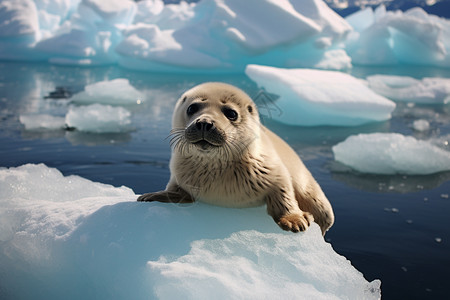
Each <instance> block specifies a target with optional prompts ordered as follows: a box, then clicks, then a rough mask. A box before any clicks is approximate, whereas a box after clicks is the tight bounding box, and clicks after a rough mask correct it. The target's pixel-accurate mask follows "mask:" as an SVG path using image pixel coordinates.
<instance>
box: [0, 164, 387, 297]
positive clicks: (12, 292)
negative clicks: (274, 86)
mask: <svg viewBox="0 0 450 300" xmlns="http://www.w3.org/2000/svg"><path fill="white" fill-rule="evenodd" d="M136 198H137V195H135V194H134V192H133V191H132V190H130V189H129V188H127V187H124V186H122V187H113V186H111V185H107V184H101V183H96V182H92V181H90V180H87V179H84V178H82V177H79V176H64V175H63V174H62V173H61V172H60V171H58V170H57V169H53V168H48V167H47V166H45V165H43V164H39V165H34V164H27V165H23V166H20V167H17V168H9V169H6V168H1V169H0V261H1V262H2V263H1V264H0V273H1V274H6V273H7V274H8V276H3V277H2V280H1V281H0V290H1V291H2V293H4V294H6V295H8V296H10V297H11V298H15V299H35V298H36V295H39V296H40V297H42V298H47V299H50V298H52V299H62V298H64V299H88V298H92V297H94V298H96V299H111V298H120V299H211V298H214V299H230V298H231V299H236V298H284V299H289V298H297V296H298V295H302V296H305V297H306V298H308V299H369V300H370V299H380V297H381V295H380V281H379V280H374V281H372V282H368V281H366V280H365V279H364V277H363V275H362V274H361V273H360V272H358V271H357V270H356V269H355V268H354V267H353V266H352V265H351V264H350V262H349V261H348V260H347V259H346V258H345V257H343V256H340V255H339V254H337V253H336V252H335V251H334V250H333V248H332V247H331V245H330V244H328V243H326V242H325V240H324V239H323V237H322V235H321V232H320V228H319V227H318V226H317V224H315V223H313V224H312V225H311V227H310V228H309V229H308V230H307V231H306V232H304V233H296V234H293V233H290V232H284V231H282V230H281V229H280V228H279V227H278V226H277V225H276V224H275V223H274V222H273V220H272V219H271V218H270V216H268V215H267V214H266V212H265V209H264V207H259V208H249V209H229V208H221V207H215V206H209V205H206V204H202V203H196V204H193V205H175V204H167V203H138V202H137V201H136ZM180 231H182V235H180ZM80 287H83V288H80ZM93 295H94V296H93Z"/></svg>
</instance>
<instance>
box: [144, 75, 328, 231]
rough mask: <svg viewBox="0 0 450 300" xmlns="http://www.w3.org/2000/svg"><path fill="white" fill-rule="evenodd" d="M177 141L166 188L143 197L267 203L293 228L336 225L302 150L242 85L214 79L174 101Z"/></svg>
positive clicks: (285, 226)
mask: <svg viewBox="0 0 450 300" xmlns="http://www.w3.org/2000/svg"><path fill="white" fill-rule="evenodd" d="M170 143H171V148H172V155H171V159H170V172H171V174H170V180H169V183H168V184H167V187H166V189H165V190H164V191H160V192H155V193H148V194H144V195H141V196H140V197H139V198H138V201H159V202H173V203H191V202H194V201H202V202H206V203H210V204H214V205H219V206H225V207H252V206H258V205H264V204H266V205H267V213H268V214H269V215H270V216H272V218H273V219H274V221H275V222H276V223H277V224H278V225H279V226H280V227H281V228H282V229H284V230H288V231H293V232H298V231H304V230H306V229H307V228H308V227H309V225H310V223H311V222H312V221H315V222H316V223H317V224H319V226H320V228H321V229H322V234H325V232H326V231H327V230H328V229H329V228H330V227H331V226H332V225H333V223H334V214H333V209H332V207H331V204H330V202H329V201H328V199H327V197H326V196H325V194H324V193H323V191H322V189H321V188H320V186H319V184H318V183H317V182H316V180H315V179H314V178H313V176H312V175H311V173H310V172H309V171H308V169H307V168H306V167H305V165H304V164H303V162H302V161H301V159H300V157H299V156H298V155H297V154H296V153H295V151H294V150H293V149H292V148H291V147H290V146H289V145H288V144H287V143H286V142H285V141H283V140H282V139H281V138H280V137H278V136H277V135H276V134H275V133H273V132H272V131H270V130H269V129H267V128H266V127H265V126H264V125H262V124H261V123H260V119H259V114H258V110H257V107H256V105H255V103H254V102H253V101H252V99H251V98H250V97H249V96H248V95H247V94H246V93H245V92H244V91H242V90H241V89H238V88H236V87H234V86H232V85H229V84H225V83H218V82H208V83H203V84H200V85H198V86H196V87H194V88H192V89H190V90H188V91H187V92H185V93H184V94H183V95H182V96H181V97H180V99H179V100H178V102H177V103H176V105H175V110H174V113H173V118H172V130H171V133H170Z"/></svg>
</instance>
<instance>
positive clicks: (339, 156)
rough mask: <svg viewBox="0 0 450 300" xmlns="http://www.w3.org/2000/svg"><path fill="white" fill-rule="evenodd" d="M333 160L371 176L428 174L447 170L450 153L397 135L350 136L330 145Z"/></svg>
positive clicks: (408, 137) (427, 143) (449, 167)
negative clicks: (371, 174)
mask: <svg viewBox="0 0 450 300" xmlns="http://www.w3.org/2000/svg"><path fill="white" fill-rule="evenodd" d="M332 149H333V153H334V157H335V159H336V160H337V161H339V162H341V163H343V164H345V165H347V166H350V167H352V168H353V169H355V170H356V171H359V172H363V173H374V174H417V175H420V174H432V173H438V172H443V171H449V170H450V152H448V151H445V150H443V149H441V148H438V147H437V146H434V145H432V144H430V143H429V142H426V141H420V140H417V139H415V138H413V137H410V136H404V135H401V134H398V133H373V134H359V135H356V136H350V137H348V138H347V139H346V140H345V141H343V142H341V143H339V144H337V145H335V146H333V148H332Z"/></svg>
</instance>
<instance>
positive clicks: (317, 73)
mask: <svg viewBox="0 0 450 300" xmlns="http://www.w3.org/2000/svg"><path fill="white" fill-rule="evenodd" d="M245 72H246V74H247V75H248V76H249V77H250V78H251V79H252V80H253V81H255V82H256V83H257V84H258V86H260V87H262V88H264V89H265V90H266V91H267V92H269V93H271V94H275V95H278V96H279V99H278V100H276V101H275V102H273V103H272V104H274V105H276V107H277V108H278V110H279V112H280V113H277V112H276V113H273V114H271V117H272V118H273V119H275V120H277V121H279V122H282V123H287V124H290V125H303V126H315V125H341V126H352V125H360V124H364V123H368V122H374V121H384V120H388V119H390V118H391V113H392V111H393V110H394V109H395V103H393V102H392V101H390V100H388V99H386V98H384V97H383V96H380V95H378V94H376V93H374V92H373V91H372V90H371V89H369V88H368V87H367V85H366V84H364V83H363V82H362V81H361V80H359V79H356V78H354V77H353V76H351V75H349V74H345V73H341V72H336V71H324V70H312V69H281V68H274V67H267V66H259V65H249V66H247V68H246V70H245ZM257 100H258V99H256V101H257ZM263 109H264V107H262V113H264V111H263Z"/></svg>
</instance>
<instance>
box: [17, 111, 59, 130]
mask: <svg viewBox="0 0 450 300" xmlns="http://www.w3.org/2000/svg"><path fill="white" fill-rule="evenodd" d="M19 120H20V123H22V124H23V125H24V126H25V129H26V130H40V129H44V130H45V129H49V130H55V129H63V128H64V127H65V118H64V117H58V116H52V115H48V114H24V115H20V117H19Z"/></svg>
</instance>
